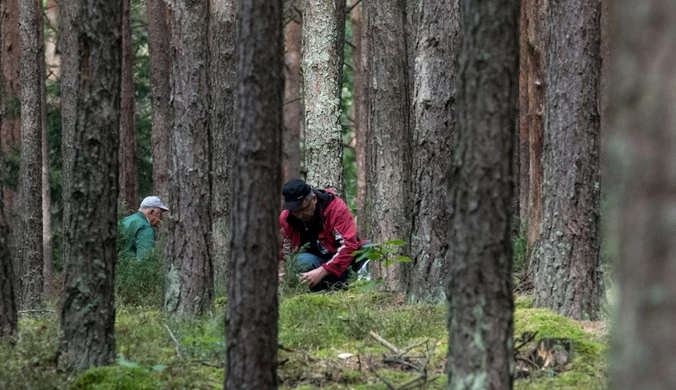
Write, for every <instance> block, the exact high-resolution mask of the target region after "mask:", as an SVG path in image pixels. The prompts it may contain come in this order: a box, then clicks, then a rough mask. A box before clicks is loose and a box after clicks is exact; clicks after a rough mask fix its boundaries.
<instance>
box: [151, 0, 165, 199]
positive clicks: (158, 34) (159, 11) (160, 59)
mask: <svg viewBox="0 0 676 390" xmlns="http://www.w3.org/2000/svg"><path fill="white" fill-rule="evenodd" d="M168 15H169V13H168V10H167V6H166V5H165V4H164V1H163V0H146V18H147V19H148V51H149V57H150V95H151V98H150V99H151V100H150V102H151V103H150V104H151V109H152V122H153V124H152V126H153V128H152V135H151V142H152V148H153V189H154V191H155V194H156V195H157V196H159V197H160V199H163V200H164V201H165V202H169V201H170V200H169V169H170V168H169V163H170V159H169V157H170V155H171V151H170V149H171V144H170V140H171V134H170V129H171V111H170V109H169V99H170V95H171V84H170V81H169V74H170V72H171V57H170V53H169V36H170V31H169V30H170V28H169V20H168Z"/></svg>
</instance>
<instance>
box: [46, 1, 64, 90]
mask: <svg viewBox="0 0 676 390" xmlns="http://www.w3.org/2000/svg"><path fill="white" fill-rule="evenodd" d="M59 11H60V7H59V4H58V3H57V1H56V0H47V6H46V7H45V16H47V20H46V22H47V25H48V26H49V28H47V27H45V30H46V31H45V36H46V40H45V60H46V62H47V74H48V75H49V77H48V78H49V79H50V80H55V79H56V78H57V77H61V51H63V48H62V47H61V46H60V45H61V44H60V43H59V42H57V39H58V38H57V37H58V35H57V34H58V33H60V28H61V21H60V20H59ZM57 45H59V48H58V50H57Z"/></svg>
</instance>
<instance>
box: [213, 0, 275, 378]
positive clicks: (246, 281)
mask: <svg viewBox="0 0 676 390" xmlns="http://www.w3.org/2000/svg"><path fill="white" fill-rule="evenodd" d="M281 20H282V1H281V0H240V1H238V2H237V27H238V29H237V30H238V31H237V78H236V80H237V88H236V89H235V91H236V95H235V105H236V108H235V111H236V112H237V113H238V114H237V120H236V126H235V129H236V138H237V140H238V142H237V147H236V152H235V158H234V160H233V166H234V172H237V173H238V174H237V175H235V176H234V177H233V184H234V185H233V191H234V193H236V194H237V196H236V197H235V198H234V199H233V203H232V205H233V209H232V217H231V219H230V221H231V223H232V240H231V241H230V252H229V254H230V261H229V267H228V268H229V275H228V276H229V281H228V305H227V312H226V327H225V328H226V337H225V339H226V343H227V347H226V369H225V372H226V376H225V388H226V389H260V390H266V389H276V388H277V384H278V379H277V332H278V328H277V327H278V325H277V321H278V316H279V313H278V303H277V283H278V281H277V271H278V269H277V255H278V250H279V230H278V226H279V224H278V213H279V192H278V191H276V190H275V189H278V188H281V186H282V182H281V179H282V177H281V173H282V169H281V163H282V127H283V119H282V113H283V108H282V105H283V95H284V73H283V66H284V64H283V62H282V58H283V57H282V56H283V44H284V38H283V34H282V29H281V28H280V23H281Z"/></svg>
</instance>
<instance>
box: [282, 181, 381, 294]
mask: <svg viewBox="0 0 676 390" xmlns="http://www.w3.org/2000/svg"><path fill="white" fill-rule="evenodd" d="M282 195H284V210H283V211H282V213H281V214H280V216H279V226H280V228H281V232H282V247H281V250H280V261H284V260H285V257H286V256H287V255H289V254H291V253H292V252H293V251H295V250H297V249H299V248H304V249H305V251H304V252H303V253H300V254H299V255H298V256H297V260H296V264H297V269H298V270H299V271H300V272H302V273H301V275H300V281H301V283H304V284H307V285H308V286H309V287H310V289H311V290H313V291H318V290H323V289H327V288H329V287H331V286H332V285H336V284H341V283H345V281H346V280H347V277H348V276H349V274H350V270H352V271H353V272H357V271H359V269H360V268H361V267H362V266H363V265H364V263H365V260H364V261H360V262H354V257H353V256H352V253H354V252H355V251H357V250H359V248H360V247H361V246H362V245H364V244H366V243H367V242H368V241H367V240H359V239H358V238H357V230H356V228H355V224H354V218H353V217H352V213H350V209H349V208H348V207H347V205H346V204H345V202H344V201H343V200H342V199H340V198H339V197H338V196H337V195H336V193H335V192H333V191H332V190H330V189H326V190H319V189H313V188H312V187H310V186H309V185H308V184H306V183H305V182H304V181H303V180H300V179H292V180H289V181H288V182H287V183H286V184H284V187H282Z"/></svg>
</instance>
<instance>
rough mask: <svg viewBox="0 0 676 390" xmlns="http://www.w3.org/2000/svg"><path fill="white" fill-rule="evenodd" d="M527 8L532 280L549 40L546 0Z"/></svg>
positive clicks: (527, 269)
mask: <svg viewBox="0 0 676 390" xmlns="http://www.w3.org/2000/svg"><path fill="white" fill-rule="evenodd" d="M523 1H524V3H525V5H524V7H526V12H527V15H526V18H527V19H528V25H527V30H526V34H527V42H526V45H527V50H526V56H527V57H526V61H527V64H528V68H527V69H526V78H527V79H526V83H527V84H526V93H527V94H528V106H527V108H526V110H527V113H528V114H527V115H528V117H527V118H526V123H527V126H528V145H529V146H528V153H529V162H528V169H529V174H528V177H529V186H528V187H529V188H528V217H527V218H528V219H527V220H528V233H527V240H526V241H527V244H526V248H527V249H526V252H527V253H526V259H527V260H526V263H525V264H524V271H523V275H525V280H526V281H529V282H532V279H533V276H532V272H533V271H532V269H533V264H532V262H531V260H532V259H533V257H532V251H533V247H534V246H535V242H536V241H537V240H538V238H539V237H540V234H542V178H543V174H544V172H543V165H542V152H543V137H544V124H545V121H544V119H545V91H546V89H547V86H546V81H547V80H546V79H547V74H546V73H545V70H546V64H545V61H546V51H545V50H546V40H547V3H548V2H547V1H545V0H523Z"/></svg>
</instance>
